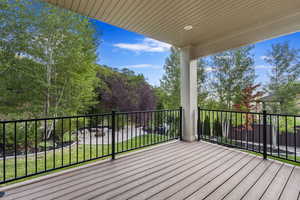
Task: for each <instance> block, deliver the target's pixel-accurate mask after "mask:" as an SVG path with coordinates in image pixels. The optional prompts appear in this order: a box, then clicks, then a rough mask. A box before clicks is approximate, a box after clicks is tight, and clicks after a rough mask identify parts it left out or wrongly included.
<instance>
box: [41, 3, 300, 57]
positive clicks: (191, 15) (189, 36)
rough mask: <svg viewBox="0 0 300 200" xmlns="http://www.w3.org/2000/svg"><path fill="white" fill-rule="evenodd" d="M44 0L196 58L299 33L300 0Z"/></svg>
mask: <svg viewBox="0 0 300 200" xmlns="http://www.w3.org/2000/svg"><path fill="white" fill-rule="evenodd" d="M44 1H46V2H49V3H51V4H54V5H57V6H59V7H62V8H66V9H68V10H72V11H74V12H77V13H80V14H82V15H85V16H88V17H91V18H94V19H98V20H100V21H103V22H106V23H109V24H112V25H115V26H118V27H120V28H123V29H126V30H130V31H133V32H136V33H140V34H143V35H145V36H148V37H151V38H154V39H156V40H160V41H163V42H167V43H170V44H172V45H174V46H177V47H184V46H193V47H194V51H193V57H194V58H196V57H200V56H205V55H209V54H212V53H216V52H220V51H223V50H226V49H230V48H235V47H239V46H242V45H246V44H251V43H254V42H257V41H261V40H265V39H268V38H272V37H276V36H279V35H283V34H287V33H292V32H296V31H298V30H299V29H300V0H44ZM189 25H191V26H192V27H193V28H192V29H191V30H189V31H186V30H184V27H185V26H189Z"/></svg>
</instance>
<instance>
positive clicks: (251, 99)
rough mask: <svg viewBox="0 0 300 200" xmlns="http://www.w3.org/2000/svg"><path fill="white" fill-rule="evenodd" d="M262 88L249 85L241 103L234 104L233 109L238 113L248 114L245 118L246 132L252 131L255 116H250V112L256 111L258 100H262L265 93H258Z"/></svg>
mask: <svg viewBox="0 0 300 200" xmlns="http://www.w3.org/2000/svg"><path fill="white" fill-rule="evenodd" d="M259 87H260V84H256V85H249V86H247V87H246V88H244V89H243V90H242V93H241V98H240V103H238V104H234V105H233V107H234V108H235V109H236V110H237V111H242V112H247V113H246V114H245V115H243V117H244V118H245V123H244V125H243V126H244V127H243V128H245V129H246V130H252V125H251V124H252V122H253V119H254V116H253V115H251V114H248V112H251V111H253V110H254V109H256V103H255V102H256V100H257V99H258V98H260V97H261V96H262V95H263V94H264V93H263V92H262V91H256V90H257V89H258V88H259Z"/></svg>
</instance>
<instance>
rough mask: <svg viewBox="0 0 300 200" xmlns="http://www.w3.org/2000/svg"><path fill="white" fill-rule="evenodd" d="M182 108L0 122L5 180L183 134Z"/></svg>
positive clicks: (0, 174) (1, 177)
mask: <svg viewBox="0 0 300 200" xmlns="http://www.w3.org/2000/svg"><path fill="white" fill-rule="evenodd" d="M181 116H182V109H181V108H180V109H174V110H154V111H138V112H115V111H113V112H112V113H106V114H96V115H82V116H72V117H55V118H44V119H29V120H15V121H0V183H6V182H9V181H13V180H17V179H21V178H24V177H28V176H32V175H37V174H41V173H45V172H48V171H51V170H55V169H59V168H64V167H68V166H71V165H76V164H79V163H83V162H87V161H91V160H95V159H100V158H104V157H111V158H112V159H115V156H116V155H117V154H120V153H123V152H127V151H131V150H134V149H139V148H143V147H146V146H150V145H155V144H158V143H162V142H166V141H170V140H174V139H178V138H180V137H181V132H182V131H181V122H182V120H181Z"/></svg>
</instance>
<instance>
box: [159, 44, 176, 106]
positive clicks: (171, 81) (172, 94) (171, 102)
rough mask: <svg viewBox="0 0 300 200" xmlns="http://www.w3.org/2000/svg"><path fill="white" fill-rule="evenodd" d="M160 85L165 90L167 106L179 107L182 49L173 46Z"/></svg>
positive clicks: (165, 103)
mask: <svg viewBox="0 0 300 200" xmlns="http://www.w3.org/2000/svg"><path fill="white" fill-rule="evenodd" d="M164 70H165V74H164V75H163V77H162V79H161V81H160V86H161V88H162V89H163V90H164V92H165V99H167V100H166V101H164V105H165V107H167V108H170V109H171V108H178V107H179V106H180V51H179V49H177V48H175V47H172V48H171V54H170V56H169V57H168V58H167V59H166V61H165V65H164Z"/></svg>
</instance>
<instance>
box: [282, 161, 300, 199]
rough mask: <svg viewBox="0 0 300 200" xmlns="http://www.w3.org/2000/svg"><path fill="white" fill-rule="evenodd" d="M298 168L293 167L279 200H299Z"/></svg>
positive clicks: (299, 173)
mask: <svg viewBox="0 0 300 200" xmlns="http://www.w3.org/2000/svg"><path fill="white" fill-rule="evenodd" d="M299 185H300V168H298V167H295V168H294V170H293V172H292V174H291V176H290V178H289V180H288V182H287V184H286V185H285V188H284V190H283V192H282V193H281V197H280V200H285V199H288V200H296V199H299V194H300V186H299Z"/></svg>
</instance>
